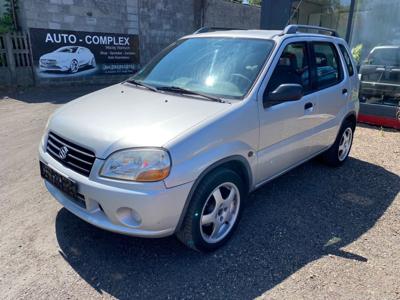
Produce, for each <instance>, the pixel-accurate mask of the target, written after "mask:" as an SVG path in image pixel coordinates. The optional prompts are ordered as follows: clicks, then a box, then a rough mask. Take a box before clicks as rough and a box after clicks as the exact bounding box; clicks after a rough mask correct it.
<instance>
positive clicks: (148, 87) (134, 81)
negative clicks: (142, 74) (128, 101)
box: [125, 79, 158, 92]
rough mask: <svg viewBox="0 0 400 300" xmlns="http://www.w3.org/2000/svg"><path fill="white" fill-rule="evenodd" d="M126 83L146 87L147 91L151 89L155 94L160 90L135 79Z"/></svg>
mask: <svg viewBox="0 0 400 300" xmlns="http://www.w3.org/2000/svg"><path fill="white" fill-rule="evenodd" d="M125 82H128V83H132V84H134V85H138V86H142V87H145V88H147V89H149V90H151V91H153V92H158V89H157V88H156V87H155V86H152V85H149V84H146V83H143V82H141V81H136V80H135V79H128V80H126V81H125Z"/></svg>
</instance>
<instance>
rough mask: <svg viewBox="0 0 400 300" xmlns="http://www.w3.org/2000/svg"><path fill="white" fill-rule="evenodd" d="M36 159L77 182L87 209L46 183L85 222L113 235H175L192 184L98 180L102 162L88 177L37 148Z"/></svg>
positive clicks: (97, 162) (58, 199)
mask: <svg viewBox="0 0 400 300" xmlns="http://www.w3.org/2000/svg"><path fill="white" fill-rule="evenodd" d="M39 159H40V161H42V162H43V163H45V164H47V165H48V166H49V167H51V168H53V169H54V170H56V171H57V172H58V173H60V174H62V175H64V176H66V177H68V178H70V179H71V180H73V181H75V182H77V184H78V192H79V194H81V195H82V196H83V197H84V202H85V204H86V207H82V206H80V205H78V204H77V202H76V201H75V200H74V199H72V198H71V197H69V196H68V195H66V194H64V193H63V192H61V191H60V190H58V189H57V188H56V187H54V186H53V185H52V184H51V183H49V182H47V181H45V185H46V187H47V189H48V191H49V192H50V193H51V194H52V196H53V197H54V198H56V199H57V201H58V202H60V203H61V204H62V205H63V206H64V207H65V208H66V209H68V210H69V211H70V212H72V213H73V214H75V215H76V216H78V217H79V218H81V219H83V220H84V221H86V222H88V223H90V224H92V225H95V226H97V227H100V228H103V229H105V230H109V231H112V232H116V233H121V234H126V235H131V236H139V237H164V236H168V235H171V234H173V233H174V232H175V229H176V226H177V225H178V222H179V219H180V217H181V214H182V212H183V207H184V205H185V201H186V198H187V196H188V194H189V191H190V189H191V187H192V183H186V184H183V185H180V186H177V187H173V188H166V187H165V184H164V182H154V183H135V182H122V181H118V180H110V179H104V178H101V177H99V176H98V175H97V174H98V171H99V169H100V167H101V165H102V163H103V161H102V160H99V159H96V161H95V163H94V165H93V168H92V171H91V174H90V176H89V178H87V177H85V176H83V175H80V174H78V173H76V172H74V171H72V170H70V169H68V168H66V167H64V166H63V165H62V164H60V163H59V162H58V161H56V160H55V159H54V158H52V157H51V156H50V155H49V154H48V153H46V152H44V151H43V149H42V146H40V147H39Z"/></svg>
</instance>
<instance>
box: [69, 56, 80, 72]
mask: <svg viewBox="0 0 400 300" xmlns="http://www.w3.org/2000/svg"><path fill="white" fill-rule="evenodd" d="M69 71H70V72H71V73H76V72H78V71H79V63H78V61H77V60H76V59H73V60H72V61H71V64H70V66H69Z"/></svg>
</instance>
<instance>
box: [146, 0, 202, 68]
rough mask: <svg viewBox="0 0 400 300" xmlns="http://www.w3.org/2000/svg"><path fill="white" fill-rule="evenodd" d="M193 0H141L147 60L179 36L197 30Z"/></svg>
mask: <svg viewBox="0 0 400 300" xmlns="http://www.w3.org/2000/svg"><path fill="white" fill-rule="evenodd" d="M194 2H195V1H193V0H181V1H174V0H139V16H140V18H139V28H140V36H139V41H140V50H141V53H140V57H141V63H142V64H145V63H147V62H148V61H149V60H150V59H151V58H152V57H153V56H155V55H156V54H157V53H158V52H160V51H161V50H162V49H164V48H165V47H167V46H168V45H169V44H171V43H172V42H174V41H176V40H177V39H178V38H180V37H182V36H184V35H186V34H189V33H191V32H193V31H194V28H195V27H194V26H195V24H194V22H195V16H194V5H195V3H194Z"/></svg>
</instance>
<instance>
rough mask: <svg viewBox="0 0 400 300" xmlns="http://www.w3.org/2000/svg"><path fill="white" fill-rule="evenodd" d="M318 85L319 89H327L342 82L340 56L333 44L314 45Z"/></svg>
mask: <svg viewBox="0 0 400 300" xmlns="http://www.w3.org/2000/svg"><path fill="white" fill-rule="evenodd" d="M312 45H313V50H314V65H315V68H316V84H317V88H318V89H322V88H326V87H329V86H332V85H335V84H337V83H339V82H340V81H341V80H342V72H341V67H340V62H339V56H338V53H337V51H336V48H335V46H334V45H333V44H332V43H324V42H318V43H313V44H312Z"/></svg>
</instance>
